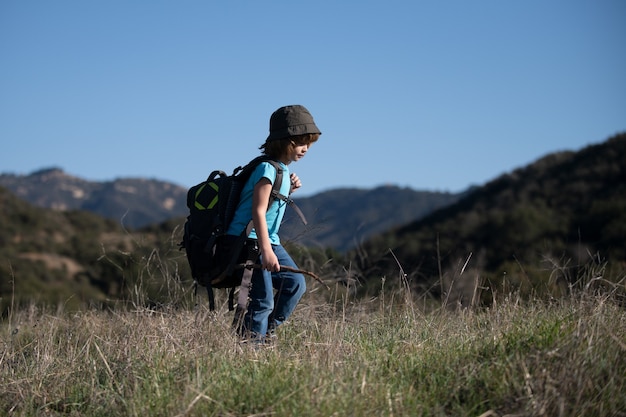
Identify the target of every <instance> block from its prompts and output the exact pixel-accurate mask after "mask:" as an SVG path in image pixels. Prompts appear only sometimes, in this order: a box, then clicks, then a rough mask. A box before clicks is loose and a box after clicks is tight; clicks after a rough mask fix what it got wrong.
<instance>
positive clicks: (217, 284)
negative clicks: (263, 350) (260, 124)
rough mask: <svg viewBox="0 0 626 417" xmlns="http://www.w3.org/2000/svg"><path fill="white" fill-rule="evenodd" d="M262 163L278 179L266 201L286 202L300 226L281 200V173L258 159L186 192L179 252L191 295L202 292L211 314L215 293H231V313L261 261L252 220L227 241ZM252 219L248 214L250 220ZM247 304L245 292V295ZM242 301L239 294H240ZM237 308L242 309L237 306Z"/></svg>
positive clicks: (213, 174)
mask: <svg viewBox="0 0 626 417" xmlns="http://www.w3.org/2000/svg"><path fill="white" fill-rule="evenodd" d="M261 162H269V163H271V164H272V165H273V166H274V168H276V179H275V180H274V184H273V186H272V192H271V196H270V199H269V201H268V208H269V206H270V205H271V203H272V202H273V201H274V200H276V199H278V200H282V201H285V202H286V203H287V204H288V205H291V206H292V207H294V208H295V209H296V212H297V213H298V214H299V216H300V217H301V219H302V221H303V223H304V224H306V219H305V218H304V215H303V214H302V212H301V211H300V209H299V208H298V207H297V206H295V204H294V203H293V200H291V198H289V197H287V196H284V195H282V194H280V192H279V190H280V186H281V184H282V181H283V170H282V168H281V167H280V165H279V164H278V163H277V162H276V161H273V160H271V159H269V158H268V157H266V156H259V157H257V158H255V159H253V160H252V161H250V162H249V163H248V164H246V165H245V166H243V167H241V166H240V167H237V168H235V170H234V171H233V173H232V174H231V175H226V173H225V172H224V171H220V170H216V171H213V172H211V174H210V175H209V177H208V178H207V179H206V180H205V181H203V182H201V183H199V184H197V185H195V186H193V187H191V188H190V189H189V190H188V192H187V207H188V208H189V215H188V216H187V220H186V221H185V225H184V231H183V240H182V242H181V243H180V247H181V249H185V252H186V255H187V260H188V262H189V266H190V268H191V275H192V277H193V279H194V293H195V294H197V289H198V286H203V287H206V289H207V294H208V298H209V308H210V310H215V298H214V294H213V288H229V289H230V292H229V297H228V309H229V310H231V311H232V310H234V302H233V301H234V293H235V289H236V288H237V287H238V286H240V285H241V283H242V280H244V275H245V274H246V273H247V275H249V276H248V277H247V280H246V281H247V282H246V285H247V286H249V281H250V278H251V275H252V268H253V267H254V263H255V262H256V260H257V258H258V256H259V249H258V245H257V241H256V240H253V239H249V238H248V235H249V234H250V232H251V231H252V228H253V224H252V218H250V221H249V222H248V225H247V227H246V228H245V230H242V231H241V233H240V234H239V235H238V236H229V235H226V231H227V230H228V227H229V225H230V223H231V221H232V219H233V217H234V215H235V211H236V210H237V206H238V205H239V200H240V196H241V191H242V189H243V187H244V185H245V183H246V182H247V181H248V179H249V178H250V175H251V174H252V172H253V171H254V169H255V168H256V167H257V166H258V165H259V164H260V163H261ZM250 216H252V213H251V214H250ZM245 296H246V298H247V291H246V292H245ZM240 298H241V294H240ZM238 307H241V306H238Z"/></svg>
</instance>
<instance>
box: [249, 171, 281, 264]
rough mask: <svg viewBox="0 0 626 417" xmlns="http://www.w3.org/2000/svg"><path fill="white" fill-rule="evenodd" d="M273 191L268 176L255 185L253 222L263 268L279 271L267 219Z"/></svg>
mask: <svg viewBox="0 0 626 417" xmlns="http://www.w3.org/2000/svg"><path fill="white" fill-rule="evenodd" d="M271 193H272V183H271V182H270V180H269V179H267V178H261V179H260V180H259V182H257V183H256V185H255V186H254V194H253V197H252V222H253V223H254V230H255V231H256V237H257V239H258V241H259V249H260V250H261V260H262V261H263V269H266V270H268V271H273V272H277V271H279V270H280V264H279V263H278V258H277V257H276V255H275V254H274V251H273V250H272V244H271V242H270V235H269V231H268V229H267V220H266V219H265V214H266V213H267V205H268V203H269V201H270V195H271Z"/></svg>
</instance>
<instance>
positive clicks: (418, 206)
mask: <svg viewBox="0 0 626 417" xmlns="http://www.w3.org/2000/svg"><path fill="white" fill-rule="evenodd" d="M0 186H3V187H6V188H7V189H9V190H10V191H11V192H13V193H14V194H15V195H16V196H18V197H19V198H21V199H23V200H25V201H27V202H29V203H30V204H33V205H35V206H38V207H43V208H49V209H52V210H58V211H68V210H85V211H89V212H92V213H95V214H98V215H100V216H102V217H104V218H106V219H110V220H113V221H116V222H118V223H121V224H123V225H124V227H127V228H131V229H137V228H142V227H147V226H150V225H155V224H158V223H162V222H165V221H168V220H172V219H180V222H181V223H182V221H183V219H184V217H185V216H186V215H187V213H188V210H187V207H186V194H187V189H185V188H183V187H180V186H177V185H174V184H172V183H168V182H165V181H159V180H155V179H144V178H121V179H116V180H113V181H105V182H94V181H87V180H85V179H81V178H78V177H75V176H72V175H69V174H67V173H66V172H65V171H63V169H61V168H58V167H49V168H44V169H40V170H37V171H35V172H32V173H30V174H28V175H14V174H2V175H0ZM458 197H459V195H457V194H451V193H440V192H429V191H415V190H412V189H410V188H400V187H396V186H383V187H377V188H373V189H366V190H364V189H356V188H342V189H336V190H330V191H326V192H323V193H320V194H317V195H313V196H310V197H306V198H301V199H300V198H297V195H296V196H295V199H296V201H297V203H298V206H300V207H301V208H302V209H303V210H304V212H305V215H306V216H307V218H308V219H309V222H310V225H309V226H308V227H306V228H304V227H303V226H302V225H301V224H300V223H299V222H298V221H294V220H296V219H293V218H292V214H293V213H292V212H291V210H288V214H287V216H286V221H285V225H284V227H283V229H282V233H281V237H282V238H283V239H284V240H285V241H295V242H297V243H299V244H301V245H305V246H311V245H314V246H321V247H332V248H334V249H336V250H339V251H346V250H348V249H350V248H352V247H354V246H355V245H356V244H358V242H359V241H360V240H363V239H366V238H368V237H370V236H372V235H373V234H375V233H379V232H382V231H384V230H386V229H389V228H391V227H395V226H400V225H402V224H405V223H408V222H411V221H413V220H415V219H418V218H420V217H422V216H424V215H425V214H428V213H429V212H431V211H433V210H435V209H437V208H439V207H442V206H445V205H447V204H450V203H452V202H454V201H456V200H457V199H458ZM296 218H297V217H296Z"/></svg>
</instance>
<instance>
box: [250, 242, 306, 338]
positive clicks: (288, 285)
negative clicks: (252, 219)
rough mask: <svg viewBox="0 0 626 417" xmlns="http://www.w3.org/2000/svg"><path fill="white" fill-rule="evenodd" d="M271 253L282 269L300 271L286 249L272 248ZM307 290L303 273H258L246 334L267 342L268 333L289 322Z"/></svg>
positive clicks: (253, 289)
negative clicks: (286, 267)
mask: <svg viewBox="0 0 626 417" xmlns="http://www.w3.org/2000/svg"><path fill="white" fill-rule="evenodd" d="M272 249H273V250H274V253H275V254H276V256H277V257H278V262H279V263H280V264H281V265H285V266H290V267H292V268H297V265H296V264H295V262H294V261H293V260H292V259H291V256H289V254H288V253H287V251H286V250H285V248H283V247H282V246H281V245H272ZM274 290H276V294H274ZM305 290H306V282H305V280H304V275H302V274H300V273H295V272H288V271H279V272H270V271H266V270H261V269H255V270H254V273H253V274H252V288H250V295H249V296H250V301H249V303H248V311H247V312H246V315H245V317H244V326H243V327H244V328H243V332H244V334H248V333H249V334H250V335H251V336H253V337H257V338H264V337H265V336H266V334H267V333H268V330H269V331H273V329H275V328H276V327H278V326H280V325H281V324H282V323H283V322H284V321H285V320H287V318H289V316H290V315H291V313H293V311H294V310H295V308H296V305H297V304H298V302H299V301H300V298H302V295H303V294H304V292H305Z"/></svg>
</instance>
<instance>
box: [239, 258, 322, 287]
mask: <svg viewBox="0 0 626 417" xmlns="http://www.w3.org/2000/svg"><path fill="white" fill-rule="evenodd" d="M238 266H239V267H240V268H246V265H244V264H239V265H238ZM248 267H249V268H254V269H263V265H259V264H252V265H249V266H248ZM280 270H281V271H289V272H295V273H297V274H304V275H308V276H310V277H311V278H313V279H315V280H316V281H318V282H319V283H320V284H322V285H323V286H324V287H326V289H327V290H329V291H330V287H329V286H328V285H327V284H326V283H325V282H324V281H322V279H321V278H320V277H318V276H317V275H315V274H314V273H313V272H311V271H306V270H304V269H296V268H292V267H291V266H287V265H280Z"/></svg>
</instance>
